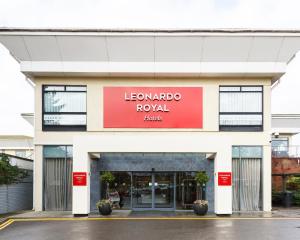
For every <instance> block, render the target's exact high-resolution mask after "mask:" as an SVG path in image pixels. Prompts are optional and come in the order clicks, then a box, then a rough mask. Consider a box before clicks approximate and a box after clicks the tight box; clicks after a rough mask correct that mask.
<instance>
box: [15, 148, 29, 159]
mask: <svg viewBox="0 0 300 240" xmlns="http://www.w3.org/2000/svg"><path fill="white" fill-rule="evenodd" d="M15 154H16V156H17V157H22V158H26V150H16V151H15Z"/></svg>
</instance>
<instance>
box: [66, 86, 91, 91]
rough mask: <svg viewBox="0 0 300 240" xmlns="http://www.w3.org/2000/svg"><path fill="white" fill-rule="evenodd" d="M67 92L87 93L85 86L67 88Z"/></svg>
mask: <svg viewBox="0 0 300 240" xmlns="http://www.w3.org/2000/svg"><path fill="white" fill-rule="evenodd" d="M66 91H74V92H75V91H86V87H85V86H66Z"/></svg>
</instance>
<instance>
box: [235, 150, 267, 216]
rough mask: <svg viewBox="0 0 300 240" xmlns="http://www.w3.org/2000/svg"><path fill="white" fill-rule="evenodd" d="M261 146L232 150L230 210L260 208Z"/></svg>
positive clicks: (254, 209) (255, 209) (256, 209)
mask: <svg viewBox="0 0 300 240" xmlns="http://www.w3.org/2000/svg"><path fill="white" fill-rule="evenodd" d="M261 165H262V147H261V146H234V147H233V148H232V210H233V211H259V210H261V208H262V194H261V193H262V187H261V182H262V181H261Z"/></svg>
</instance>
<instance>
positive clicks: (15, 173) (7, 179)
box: [0, 154, 28, 185]
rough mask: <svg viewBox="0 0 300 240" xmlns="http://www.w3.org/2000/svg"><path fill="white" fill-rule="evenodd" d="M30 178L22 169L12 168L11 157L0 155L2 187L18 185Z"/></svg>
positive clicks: (0, 183)
mask: <svg viewBox="0 0 300 240" xmlns="http://www.w3.org/2000/svg"><path fill="white" fill-rule="evenodd" d="M27 176H28V172H27V171H26V170H23V169H20V168H19V167H18V166H12V165H11V164H10V161H9V157H8V156H7V155H5V154H0V185H2V184H12V183H18V182H20V181H21V180H22V179H23V178H25V177H27Z"/></svg>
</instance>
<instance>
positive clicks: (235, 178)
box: [232, 157, 240, 211]
mask: <svg viewBox="0 0 300 240" xmlns="http://www.w3.org/2000/svg"><path fill="white" fill-rule="evenodd" d="M239 160H240V159H239V158H234V157H233V159H232V210H233V211H239V210H240V191H239V187H240V186H239V180H240V169H239V167H240V165H239Z"/></svg>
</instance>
